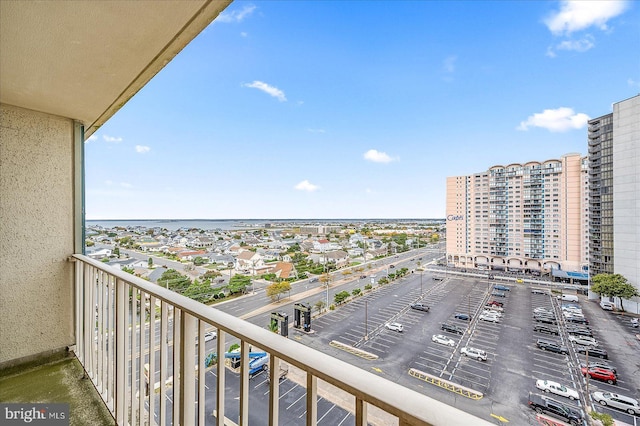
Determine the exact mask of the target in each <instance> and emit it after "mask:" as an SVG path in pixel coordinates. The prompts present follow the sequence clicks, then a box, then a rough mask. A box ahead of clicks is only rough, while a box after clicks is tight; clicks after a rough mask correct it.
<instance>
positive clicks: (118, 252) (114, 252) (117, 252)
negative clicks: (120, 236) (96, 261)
mask: <svg viewBox="0 0 640 426" xmlns="http://www.w3.org/2000/svg"><path fill="white" fill-rule="evenodd" d="M113 254H115V255H116V256H118V257H120V247H115V248H114V249H113Z"/></svg>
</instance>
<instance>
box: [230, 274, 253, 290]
mask: <svg viewBox="0 0 640 426" xmlns="http://www.w3.org/2000/svg"><path fill="white" fill-rule="evenodd" d="M249 284H251V278H250V277H248V276H246V275H241V274H238V275H234V276H233V277H231V279H230V280H229V285H228V286H227V288H228V289H229V293H231V294H236V293H244V291H245V289H246V288H247V286H248V285H249Z"/></svg>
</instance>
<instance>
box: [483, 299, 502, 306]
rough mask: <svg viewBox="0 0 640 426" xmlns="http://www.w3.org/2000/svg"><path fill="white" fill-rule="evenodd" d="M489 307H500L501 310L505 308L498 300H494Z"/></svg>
mask: <svg viewBox="0 0 640 426" xmlns="http://www.w3.org/2000/svg"><path fill="white" fill-rule="evenodd" d="M487 305H493V306H499V307H501V308H502V307H504V303H502V302H498V301H497V300H492V301H490V302H489V303H487Z"/></svg>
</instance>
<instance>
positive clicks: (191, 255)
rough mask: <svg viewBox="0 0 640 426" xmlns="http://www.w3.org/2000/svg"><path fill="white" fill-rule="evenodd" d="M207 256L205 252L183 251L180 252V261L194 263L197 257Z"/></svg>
mask: <svg viewBox="0 0 640 426" xmlns="http://www.w3.org/2000/svg"><path fill="white" fill-rule="evenodd" d="M206 254H207V252H206V251H205V250H183V251H180V252H178V259H180V260H187V261H189V262H192V261H193V259H195V258H196V257H198V256H199V257H203V256H204V255H206Z"/></svg>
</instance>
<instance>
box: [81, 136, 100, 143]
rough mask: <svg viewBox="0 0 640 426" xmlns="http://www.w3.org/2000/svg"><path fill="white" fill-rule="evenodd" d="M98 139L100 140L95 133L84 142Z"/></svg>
mask: <svg viewBox="0 0 640 426" xmlns="http://www.w3.org/2000/svg"><path fill="white" fill-rule="evenodd" d="M97 140H98V137H97V136H96V135H95V134H93V135H91V136H89V137H88V138H87V139H86V140H85V141H84V143H89V142H95V141H97Z"/></svg>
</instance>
